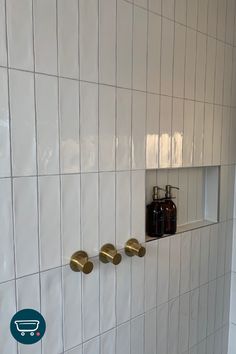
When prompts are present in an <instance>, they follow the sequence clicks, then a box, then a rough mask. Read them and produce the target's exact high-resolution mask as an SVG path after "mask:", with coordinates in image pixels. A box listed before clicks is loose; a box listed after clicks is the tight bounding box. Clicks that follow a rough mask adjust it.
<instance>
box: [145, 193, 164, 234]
mask: <svg viewBox="0 0 236 354" xmlns="http://www.w3.org/2000/svg"><path fill="white" fill-rule="evenodd" d="M159 190H161V188H159V187H158V186H155V187H153V201H152V203H151V204H149V205H147V213H146V232H147V235H148V236H151V237H161V236H163V235H164V209H163V199H161V198H160V197H159Z"/></svg>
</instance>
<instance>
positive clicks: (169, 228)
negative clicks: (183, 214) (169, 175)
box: [164, 184, 179, 235]
mask: <svg viewBox="0 0 236 354" xmlns="http://www.w3.org/2000/svg"><path fill="white" fill-rule="evenodd" d="M172 188H175V189H179V188H177V187H173V186H171V185H169V184H168V185H167V186H166V195H165V201H164V233H165V234H170V235H173V234H175V233H176V231H177V207H176V205H175V203H174V202H173V200H172V198H173V197H172V193H171V191H172Z"/></svg>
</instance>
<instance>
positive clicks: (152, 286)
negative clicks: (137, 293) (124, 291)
mask: <svg viewBox="0 0 236 354" xmlns="http://www.w3.org/2000/svg"><path fill="white" fill-rule="evenodd" d="M157 252H158V243H157V241H154V242H148V243H147V244H146V253H147V255H148V257H146V258H145V311H148V310H151V309H153V308H155V307H156V304H157ZM150 270H151V271H150Z"/></svg>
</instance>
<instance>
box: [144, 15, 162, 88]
mask: <svg viewBox="0 0 236 354" xmlns="http://www.w3.org/2000/svg"><path fill="white" fill-rule="evenodd" d="M148 16H149V19H148V23H149V24H148V69H147V70H148V71H147V90H148V91H149V92H153V93H159V92H160V76H161V71H160V69H161V68H160V65H161V17H160V16H158V15H156V14H154V13H152V12H149V14H148Z"/></svg>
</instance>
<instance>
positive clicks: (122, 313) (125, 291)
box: [116, 257, 131, 325]
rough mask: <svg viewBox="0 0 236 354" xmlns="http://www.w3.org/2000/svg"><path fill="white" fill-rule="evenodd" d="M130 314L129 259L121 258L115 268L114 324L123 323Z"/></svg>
mask: <svg viewBox="0 0 236 354" xmlns="http://www.w3.org/2000/svg"><path fill="white" fill-rule="evenodd" d="M130 314H131V259H130V258H129V257H123V259H122V262H121V263H120V264H119V267H117V268H116V323H117V325H119V324H121V323H124V322H126V321H128V320H129V319H130Z"/></svg>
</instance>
